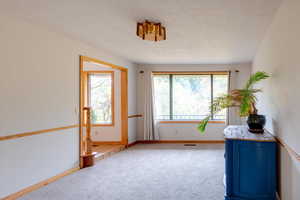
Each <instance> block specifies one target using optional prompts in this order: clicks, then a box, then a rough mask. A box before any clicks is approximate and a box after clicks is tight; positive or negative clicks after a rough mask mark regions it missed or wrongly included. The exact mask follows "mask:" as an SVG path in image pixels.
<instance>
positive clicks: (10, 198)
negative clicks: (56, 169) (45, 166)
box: [2, 167, 80, 200]
mask: <svg viewBox="0 0 300 200" xmlns="http://www.w3.org/2000/svg"><path fill="white" fill-rule="evenodd" d="M79 169H80V168H79V167H75V168H72V169H69V170H67V171H65V172H63V173H61V174H58V175H56V176H53V177H51V178H49V179H47V180H44V181H42V182H39V183H37V184H34V185H31V186H29V187H27V188H24V189H22V190H20V191H18V192H16V193H14V194H11V195H8V196H6V197H4V198H3V199H2V200H14V199H17V198H19V197H21V196H23V195H25V194H27V193H29V192H32V191H34V190H37V189H39V188H41V187H43V186H45V185H48V184H49V183H52V182H54V181H56V180H58V179H60V178H62V177H64V176H67V175H69V174H71V173H74V172H76V171H78V170H79Z"/></svg>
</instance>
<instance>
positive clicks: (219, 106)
mask: <svg viewBox="0 0 300 200" xmlns="http://www.w3.org/2000/svg"><path fill="white" fill-rule="evenodd" d="M268 77H270V75H269V74H267V73H266V72H256V73H254V74H252V75H251V76H250V78H249V80H248V81H247V83H246V86H245V87H244V88H243V89H237V90H232V91H230V93H229V94H224V95H222V96H220V97H217V98H215V99H214V100H213V104H212V107H211V110H212V112H211V114H210V115H209V116H207V117H206V118H204V119H203V120H202V121H201V122H200V124H199V126H198V130H199V131H200V132H202V133H203V132H205V129H206V126H207V123H208V121H209V120H210V119H211V117H212V115H214V114H216V113H218V112H220V111H221V110H223V109H225V108H230V107H239V114H240V116H241V117H247V116H248V120H247V124H248V127H249V131H250V132H252V133H263V132H264V125H265V123H266V118H265V116H264V115H259V114H258V112H257V108H256V106H255V104H256V101H257V98H256V96H255V94H256V93H258V92H262V90H261V89H254V88H253V86H254V85H255V84H256V83H258V82H260V81H262V80H264V79H267V78H268Z"/></svg>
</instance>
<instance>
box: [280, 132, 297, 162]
mask: <svg viewBox="0 0 300 200" xmlns="http://www.w3.org/2000/svg"><path fill="white" fill-rule="evenodd" d="M276 140H277V142H278V143H279V144H280V145H281V146H282V147H283V148H285V149H286V150H287V152H288V153H289V154H290V156H292V157H294V158H295V159H296V160H298V161H300V155H299V154H298V153H297V152H296V151H295V150H294V149H292V148H291V147H290V146H289V145H288V144H286V143H285V142H284V141H283V140H282V139H280V138H279V137H276Z"/></svg>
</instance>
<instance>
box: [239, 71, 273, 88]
mask: <svg viewBox="0 0 300 200" xmlns="http://www.w3.org/2000/svg"><path fill="white" fill-rule="evenodd" d="M269 77H270V75H269V74H267V73H266V72H256V73H255V74H252V75H251V76H250V78H249V80H248V81H247V84H246V87H245V89H251V88H252V87H253V85H254V84H255V83H257V82H259V81H261V80H263V79H266V78H269Z"/></svg>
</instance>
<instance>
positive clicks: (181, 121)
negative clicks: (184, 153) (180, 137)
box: [158, 120, 226, 124]
mask: <svg viewBox="0 0 300 200" xmlns="http://www.w3.org/2000/svg"><path fill="white" fill-rule="evenodd" d="M200 122H201V121H184V120H166V121H159V122H158V123H160V124H199V123H200ZM208 123H209V124H225V123H226V122H225V121H208Z"/></svg>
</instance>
